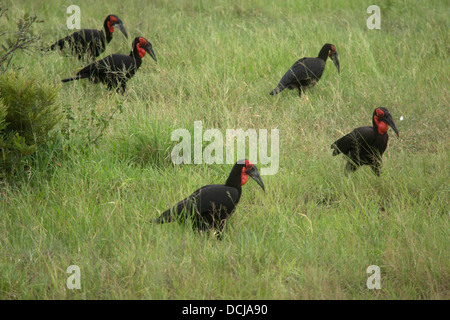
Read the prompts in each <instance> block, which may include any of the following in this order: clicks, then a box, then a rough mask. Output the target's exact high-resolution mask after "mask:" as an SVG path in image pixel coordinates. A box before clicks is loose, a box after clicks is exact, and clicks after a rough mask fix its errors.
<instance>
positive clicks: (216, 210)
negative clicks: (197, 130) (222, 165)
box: [154, 160, 265, 239]
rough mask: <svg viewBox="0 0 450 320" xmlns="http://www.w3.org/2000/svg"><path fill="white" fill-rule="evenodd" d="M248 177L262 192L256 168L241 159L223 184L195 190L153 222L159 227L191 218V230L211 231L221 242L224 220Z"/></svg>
mask: <svg viewBox="0 0 450 320" xmlns="http://www.w3.org/2000/svg"><path fill="white" fill-rule="evenodd" d="M248 176H250V177H251V178H253V179H254V180H255V181H256V182H257V183H258V184H259V185H260V186H261V188H262V189H263V190H265V189H264V183H263V182H262V179H261V176H260V175H259V172H258V169H257V168H256V166H255V165H254V164H252V163H251V162H250V161H248V160H240V161H238V162H237V163H236V164H235V165H234V166H233V169H232V170H231V173H230V175H229V177H228V179H227V181H226V182H225V184H224V185H220V184H213V185H207V186H204V187H202V188H200V189H198V190H196V191H194V193H192V194H191V195H190V196H189V197H187V198H186V199H184V200H182V201H180V202H179V203H178V204H176V205H175V206H174V207H173V208H171V209H168V210H166V211H165V212H163V213H162V214H161V216H160V217H159V218H157V219H156V220H155V221H154V222H155V223H157V224H161V223H167V222H173V221H178V222H183V221H185V220H188V219H190V221H191V222H192V227H193V228H194V230H198V231H203V230H214V231H215V233H216V236H217V237H218V238H219V239H221V238H222V231H223V229H224V227H225V224H226V221H227V219H228V218H229V217H230V216H231V214H232V213H233V212H234V210H235V209H236V206H237V204H238V203H239V200H240V199H241V194H242V186H243V185H244V184H245V183H246V182H247V179H248Z"/></svg>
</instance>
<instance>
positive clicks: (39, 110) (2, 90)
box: [0, 72, 61, 173]
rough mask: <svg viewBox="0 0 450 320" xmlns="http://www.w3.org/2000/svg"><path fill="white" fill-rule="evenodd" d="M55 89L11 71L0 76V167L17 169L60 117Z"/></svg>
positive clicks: (3, 169) (2, 170)
mask: <svg viewBox="0 0 450 320" xmlns="http://www.w3.org/2000/svg"><path fill="white" fill-rule="evenodd" d="M57 91H58V90H57V88H54V87H52V86H51V85H50V84H46V83H45V82H42V81H40V80H38V79H36V78H34V77H29V76H26V75H23V74H18V73H15V72H7V73H5V74H2V75H0V169H1V172H2V173H4V172H7V171H10V170H12V169H15V168H17V167H18V166H19V165H20V163H22V161H21V160H23V157H25V156H29V155H31V154H33V153H34V152H36V151H37V150H38V147H39V146H40V145H42V144H43V143H45V142H46V141H47V139H48V137H49V135H48V133H49V131H50V130H51V129H52V128H53V127H54V126H55V125H56V124H57V123H58V122H59V121H60V120H61V112H60V110H59V107H58V105H57V104H56V97H57Z"/></svg>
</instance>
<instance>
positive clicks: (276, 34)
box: [0, 0, 450, 299]
mask: <svg viewBox="0 0 450 320" xmlns="http://www.w3.org/2000/svg"><path fill="white" fill-rule="evenodd" d="M4 3H5V6H7V7H8V8H9V10H8V15H9V18H10V19H9V20H5V21H2V24H4V28H5V30H8V29H13V28H14V20H15V17H19V16H21V15H22V14H23V13H24V12H31V13H36V14H37V15H38V17H39V18H41V19H43V20H44V21H45V22H44V23H42V24H40V25H38V26H36V32H37V33H39V34H41V35H42V38H43V43H45V44H51V43H52V41H55V40H56V39H57V38H59V37H62V36H65V35H67V34H68V33H69V32H70V31H69V30H67V29H66V18H67V17H68V14H66V8H67V6H68V5H70V4H71V3H70V2H67V3H65V2H62V3H61V2H58V1H53V0H51V1H46V2H45V3H41V2H34V1H9V0H6V2H4ZM370 4H372V3H369V2H365V1H358V2H355V1H336V2H334V1H333V2H322V1H321V2H318V3H315V2H307V1H283V2H272V1H263V0H260V1H251V2H236V1H195V2H192V1H181V0H180V1H170V2H169V1H153V2H151V3H148V2H147V1H135V2H133V4H132V5H131V4H127V5H125V4H124V3H123V2H111V1H108V2H106V1H96V2H92V1H84V2H80V4H79V5H80V7H81V13H82V27H86V28H100V27H101V25H102V22H103V20H104V17H105V16H106V15H107V14H110V13H114V14H117V15H118V16H119V17H120V18H121V19H122V20H123V22H124V24H125V26H126V28H127V30H128V33H129V35H130V38H131V39H133V38H134V36H139V35H142V36H144V37H146V38H147V39H149V40H150V41H151V42H152V44H153V48H154V50H155V53H156V55H157V57H158V63H157V64H155V63H154V61H153V60H152V59H150V58H149V57H144V59H143V60H144V61H143V64H142V66H141V68H140V70H139V71H138V72H137V74H136V76H135V77H134V78H132V79H131V80H130V81H129V82H128V85H127V92H126V94H125V95H120V94H117V93H115V92H108V91H107V90H106V88H105V87H104V86H103V85H91V84H89V83H87V82H86V81H74V82H72V83H68V84H64V85H61V84H60V80H61V79H63V78H65V77H68V76H71V75H73V74H75V73H76V72H77V71H78V70H79V68H81V67H82V66H83V65H84V63H85V62H80V61H78V60H77V59H76V58H73V57H66V56H64V55H61V54H58V53H50V54H45V55H43V56H42V55H40V54H26V53H21V54H18V55H17V56H16V57H14V59H13V64H14V66H15V70H17V72H21V73H24V74H33V75H41V76H42V78H43V81H46V82H49V83H53V84H54V86H60V88H59V97H58V99H59V102H60V103H61V105H62V106H63V108H64V110H66V118H65V120H63V122H62V123H61V127H60V128H59V131H56V132H55V133H54V139H53V142H52V143H49V144H48V145H47V146H46V148H44V150H43V151H41V152H40V153H39V154H37V155H36V157H35V159H34V160H33V161H30V165H29V166H28V167H27V169H26V171H24V172H22V173H20V174H19V175H17V176H16V177H15V180H14V181H1V182H0V183H1V184H0V297H1V298H2V299H134V298H137V299H448V298H449V297H450V295H449V283H450V272H449V271H450V265H449V261H450V259H449V250H450V248H449V244H450V242H449V207H448V196H449V185H448V180H449V165H448V163H449V162H448V159H449V157H448V156H449V153H448V149H449V148H448V147H449V141H448V114H449V64H448V63H446V61H447V60H448V58H447V56H448V43H449V40H450V39H449V36H448V32H447V30H448V29H449V23H448V14H449V6H448V3H447V2H446V1H432V2H429V1H419V2H415V3H414V4H412V3H409V2H403V1H385V2H383V3H382V4H380V7H381V15H382V23H381V30H369V29H367V27H366V19H367V18H368V17H369V15H368V14H367V13H366V8H367V7H368V6H369V5H370ZM105 8H108V11H105ZM325 42H330V43H333V44H335V45H336V48H337V50H338V53H339V58H340V62H341V74H340V75H338V74H337V72H336V69H335V68H334V66H333V65H332V64H331V63H328V64H327V67H326V69H325V72H324V75H323V77H322V79H321V80H320V81H319V83H318V85H317V86H316V87H315V88H313V89H312V90H310V91H308V92H307V94H305V95H304V96H303V98H302V99H301V100H300V99H298V95H297V94H296V93H294V92H292V91H291V92H288V91H285V92H282V93H281V94H280V95H278V96H275V97H273V96H269V94H268V93H269V92H270V90H271V89H273V88H274V87H275V86H276V84H277V82H278V81H279V79H280V78H281V76H282V75H283V74H284V72H285V71H286V70H287V69H288V68H289V67H290V66H291V65H292V64H293V63H294V62H295V61H296V60H297V59H298V58H300V57H303V56H316V55H317V54H318V52H319V50H320V48H321V47H322V45H323V44H324V43H325ZM130 45H131V40H130V39H129V40H128V41H126V39H125V38H124V37H123V36H122V35H121V34H119V33H118V34H114V39H113V40H112V42H111V43H110V44H109V45H108V46H107V50H106V52H105V53H104V54H103V55H102V57H103V56H106V55H108V54H111V53H115V52H120V53H126V54H128V53H129V51H130V49H131V48H130ZM378 106H387V108H388V109H389V110H390V111H391V113H392V114H393V116H394V118H395V121H396V122H397V125H398V127H399V130H400V138H397V137H395V136H394V135H391V139H390V145H389V147H388V150H387V152H386V153H385V155H384V165H383V174H382V176H381V177H380V178H377V177H376V176H374V175H373V174H372V172H371V170H370V168H362V169H360V170H358V171H357V172H356V173H354V174H352V175H349V176H346V175H345V174H344V160H343V159H342V158H339V157H336V158H333V157H331V150H330V149H329V148H330V145H331V143H332V142H333V141H334V140H335V139H337V138H339V137H340V136H341V135H342V134H345V133H348V132H349V131H351V130H352V129H354V128H355V127H357V126H363V125H370V124H371V119H370V117H371V114H372V111H373V109H374V108H375V107H378ZM115 110H116V111H115ZM111 114H112V117H110V115H111ZM400 116H403V119H404V120H403V121H400ZM98 119H100V120H99V121H100V123H101V121H102V120H101V119H103V120H107V126H105V127H101V126H100V127H98V126H96V123H99V122H98V121H97V120H98ZM108 119H110V120H108ZM196 120H202V121H203V125H204V127H205V128H217V129H219V130H221V131H222V132H224V131H225V130H226V129H228V128H230V129H233V128H243V129H248V128H256V129H259V128H261V129H271V128H278V129H279V132H280V170H279V172H278V173H277V174H276V175H273V176H264V177H263V180H264V183H265V185H266V192H265V193H264V192H262V191H261V190H260V189H259V187H258V186H257V185H256V183H253V182H252V181H249V182H248V183H247V185H245V187H244V190H243V196H242V199H241V202H240V203H239V206H238V208H237V211H236V212H235V215H234V216H233V217H232V218H231V219H230V221H229V223H228V225H227V230H226V234H225V238H224V240H223V241H216V240H215V239H214V238H213V237H210V236H208V235H204V236H199V235H198V234H196V233H193V232H192V231H191V230H190V229H189V228H184V227H183V226H181V225H177V224H168V225H162V226H155V225H152V224H150V221H151V220H152V219H153V218H155V217H156V216H158V214H159V213H160V212H162V211H163V210H165V209H167V208H168V207H170V206H171V205H173V204H174V203H176V202H177V201H179V200H181V199H182V198H184V197H185V196H187V195H188V194H189V193H191V192H192V191H194V190H195V189H196V188H198V187H200V186H202V185H205V184H211V183H223V182H224V181H225V179H226V178H227V175H228V173H229V171H230V169H231V165H206V164H203V165H181V166H174V165H173V164H172V163H171V161H170V152H171V150H172V148H173V146H174V144H175V143H174V142H172V141H170V135H171V133H172V131H173V130H174V129H176V128H187V129H189V130H191V128H192V127H193V123H194V121H196ZM99 130H103V131H99ZM99 133H101V134H100V136H99V138H98V139H96V140H95V143H89V141H90V140H93V139H92V138H95V137H97V135H98V134H99ZM69 265H78V266H79V267H80V269H81V286H82V289H81V290H69V289H68V288H67V286H66V280H67V278H68V276H69V274H67V273H66V269H67V267H68V266H69ZM369 265H378V266H379V267H380V268H381V290H369V289H368V288H367V286H366V280H367V278H368V277H369V274H367V273H366V269H367V267H368V266H369Z"/></svg>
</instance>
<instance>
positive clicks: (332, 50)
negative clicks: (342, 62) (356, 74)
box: [325, 43, 341, 73]
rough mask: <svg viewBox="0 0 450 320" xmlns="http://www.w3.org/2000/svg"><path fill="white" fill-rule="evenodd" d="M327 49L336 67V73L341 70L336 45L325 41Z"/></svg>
mask: <svg viewBox="0 0 450 320" xmlns="http://www.w3.org/2000/svg"><path fill="white" fill-rule="evenodd" d="M325 46H326V47H327V49H328V57H329V58H330V59H331V60H332V61H333V63H334V65H335V66H336V69H337V71H338V73H340V72H341V68H340V66H339V58H338V53H337V51H336V47H335V46H334V45H333V44H330V43H327V44H326V45H325Z"/></svg>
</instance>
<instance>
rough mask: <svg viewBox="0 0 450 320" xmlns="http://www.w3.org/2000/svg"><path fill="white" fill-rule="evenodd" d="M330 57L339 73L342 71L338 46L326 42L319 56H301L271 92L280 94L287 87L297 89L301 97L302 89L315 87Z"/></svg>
mask: <svg viewBox="0 0 450 320" xmlns="http://www.w3.org/2000/svg"><path fill="white" fill-rule="evenodd" d="M328 57H330V59H331V60H333V62H334V65H335V66H336V68H337V70H338V73H339V72H340V67H339V59H338V54H337V51H336V47H335V46H334V45H332V44H330V43H326V44H325V45H324V46H323V47H322V49H321V50H320V52H319V56H318V57H317V58H307V57H305V58H301V59H300V60H298V61H297V62H296V63H294V65H293V66H292V67H291V68H290V69H289V70H288V71H287V72H286V73H285V74H284V76H283V77H282V78H281V80H280V82H279V83H278V86H277V87H276V88H275V89H273V90H272V91H271V92H270V94H271V95H274V94H278V93H280V92H281V91H283V90H284V89H286V88H289V89H297V90H298V94H299V96H300V97H301V96H302V91H305V90H306V89H308V88H309V87H313V86H314V85H315V84H316V83H317V82H318V81H319V79H320V77H322V73H323V70H325V63H326V62H327V58H328Z"/></svg>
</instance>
